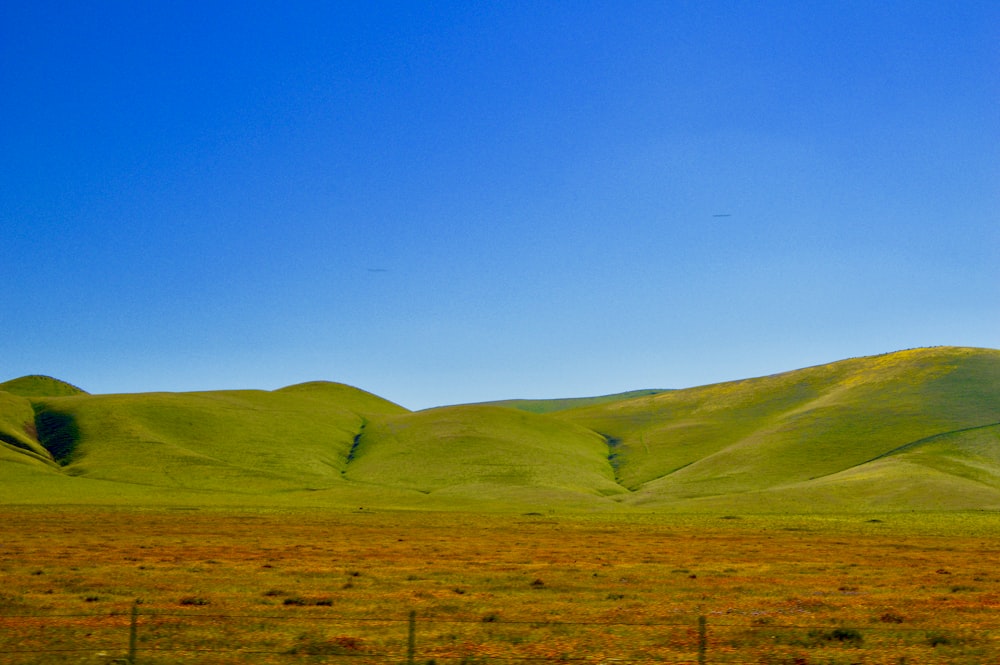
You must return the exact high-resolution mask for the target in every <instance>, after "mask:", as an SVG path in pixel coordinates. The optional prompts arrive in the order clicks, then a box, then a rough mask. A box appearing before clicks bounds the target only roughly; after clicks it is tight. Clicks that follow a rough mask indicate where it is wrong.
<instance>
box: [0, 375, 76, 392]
mask: <svg viewBox="0 0 1000 665" xmlns="http://www.w3.org/2000/svg"><path fill="white" fill-rule="evenodd" d="M0 391H2V392H6V393H10V394H11V395H20V396H21V397H61V396H63V395H86V394H87V393H86V391H84V390H81V389H80V388H77V387H76V386H74V385H72V384H69V383H66V382H65V381H60V380H59V379H53V378H52V377H51V376H42V375H40V374H33V375H31V376H22V377H20V378H18V379H11V380H10V381H4V382H3V383H0Z"/></svg>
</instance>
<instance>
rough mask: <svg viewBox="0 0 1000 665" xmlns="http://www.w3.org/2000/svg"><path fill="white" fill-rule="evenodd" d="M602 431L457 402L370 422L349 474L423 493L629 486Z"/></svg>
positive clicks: (600, 492)
mask: <svg viewBox="0 0 1000 665" xmlns="http://www.w3.org/2000/svg"><path fill="white" fill-rule="evenodd" d="M607 455H608V452H607V444H606V442H605V440H604V438H603V437H601V436H599V435H598V434H596V433H594V432H592V431H590V430H587V429H585V428H583V427H580V426H578V425H573V424H571V423H565V422H561V421H559V420H555V419H552V418H548V417H545V416H542V415H537V414H532V413H526V412H521V411H516V410H513V409H507V408H503V407H497V406H484V405H473V406H453V407H444V408H439V409H431V410H427V411H422V412H418V413H411V414H405V415H401V416H396V417H393V418H390V419H387V420H384V421H381V422H378V423H372V424H371V425H369V427H368V428H366V429H365V431H364V433H363V435H362V436H361V438H360V440H359V446H358V448H357V450H356V455H355V457H354V459H352V461H351V463H350V466H349V468H348V471H347V474H346V475H347V478H349V479H352V480H358V481H362V482H366V483H373V484H387V485H392V486H395V487H405V488H407V489H413V490H416V491H419V492H422V493H424V494H437V495H445V496H450V497H453V498H454V500H456V501H462V500H467V499H463V497H464V498H482V497H483V495H484V494H485V495H487V496H494V497H497V498H498V499H500V498H502V497H505V496H508V495H509V494H510V491H511V490H521V491H522V492H527V493H528V494H531V493H533V492H534V491H535V490H538V489H542V490H547V491H549V492H552V491H555V492H556V493H571V494H579V495H582V496H592V497H601V496H608V495H615V494H620V493H623V492H624V491H625V490H624V489H623V488H621V487H620V486H619V485H618V484H617V483H616V482H615V479H614V473H613V472H612V469H611V467H610V465H609V464H608V461H607Z"/></svg>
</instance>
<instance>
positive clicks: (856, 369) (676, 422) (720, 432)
mask: <svg viewBox="0 0 1000 665" xmlns="http://www.w3.org/2000/svg"><path fill="white" fill-rule="evenodd" d="M556 415H557V416H558V417H560V418H565V419H568V420H570V421H571V422H574V423H576V424H580V425H583V426H585V427H588V428H590V429H593V430H594V431H597V432H601V433H602V434H604V435H606V436H607V437H609V439H610V440H611V441H612V451H613V453H612V454H613V461H614V464H615V466H616V469H617V474H618V479H619V481H620V482H621V483H622V484H623V485H624V486H626V487H628V488H629V489H630V490H632V494H631V495H630V498H629V500H630V501H632V502H635V503H637V504H645V505H647V506H649V505H673V506H677V505H678V504H685V503H689V502H690V501H689V500H691V499H697V498H701V497H718V496H725V497H730V498H731V497H734V496H743V495H745V494H747V493H755V492H761V491H764V490H767V491H768V492H770V495H773V496H774V497H775V498H773V501H772V502H773V503H774V505H775V506H777V507H781V508H783V507H784V506H785V502H784V500H783V499H781V498H780V496H778V495H780V493H781V491H782V490H783V488H787V489H788V490H789V491H790V492H792V493H793V494H795V495H796V496H797V497H798V499H797V501H798V502H800V503H803V504H804V505H808V504H809V503H811V504H812V507H813V508H822V507H823V506H824V505H826V503H828V502H824V501H825V500H824V501H820V500H819V499H817V500H816V501H813V500H812V499H809V498H808V497H806V496H805V495H804V494H803V484H805V485H807V486H808V484H809V483H812V485H813V486H815V487H825V486H827V485H828V484H829V482H830V479H831V478H834V477H836V476H837V474H843V473H846V472H848V471H849V470H851V469H855V470H857V469H860V468H861V467H862V466H864V465H866V464H869V463H873V462H875V461H877V460H880V459H883V458H886V457H889V456H892V455H893V454H894V453H902V452H904V451H909V452H911V453H913V452H915V450H916V449H917V448H919V447H920V445H921V444H919V443H918V442H921V441H924V440H926V439H928V437H939V436H942V435H945V434H948V433H950V432H957V431H960V430H965V429H967V428H972V427H982V426H986V425H992V424H995V423H998V422H1000V352H998V351H993V350H982V349H959V348H933V349H916V350H911V351H903V352H899V353H893V354H886V355H883V356H876V357H870V358H856V359H852V360H845V361H842V362H836V363H831V364H828V365H822V366H818V367H811V368H807V369H802V370H797V371H793V372H786V373H783V374H777V375H774V376H768V377H762V378H757V379H748V380H745V381H735V382H730V383H723V384H717V385H711V386H704V387H700V388H693V389H690V390H679V391H674V392H671V393H664V394H661V395H655V396H652V397H648V398H640V399H637V400H629V401H627V402H619V403H615V404H611V405H606V406H598V407H591V408H585V409H578V410H570V411H564V412H560V413H558V414H556ZM928 455H930V457H934V455H931V454H930V453H928ZM928 459H930V458H928ZM899 463H902V458H901V459H900V460H899ZM887 464H888V462H882V463H881V464H880V465H879V466H880V467H882V468H883V471H884V472H885V473H886V474H887V475H886V478H888V477H889V475H892V474H889V473H888V471H885V469H887V468H888V467H887V466H886V465H887ZM894 473H895V472H894ZM922 473H925V472H924V471H922ZM840 477H841V478H843V476H840ZM904 477H905V474H904ZM959 478H962V479H964V478H965V476H953V475H951V474H949V475H947V476H946V477H943V478H942V477H937V478H936V481H935V484H936V485H939V486H940V488H939V492H936V493H943V494H948V493H949V492H953V491H957V492H959V493H960V494H965V493H966V492H965V489H963V488H965V483H964V481H963V482H960V481H959ZM876 482H881V481H878V480H877V479H876ZM977 489H978V488H977ZM793 490H794V491H793ZM994 491H995V488H990V489H989V491H988V492H987V494H988V495H989V496H990V497H993V498H991V499H990V501H995V500H996V499H997V498H1000V495H998V496H997V497H994V496H993V493H994ZM876 493H877V492H876ZM805 494H808V492H805ZM975 494H976V496H977V498H976V499H975V500H972V499H970V500H969V501H968V502H967V503H969V504H970V507H971V505H976V504H979V503H980V499H981V497H980V496H979V493H978V492H977V493H975ZM820 495H825V494H824V492H819V493H818V494H817V497H819V496H820ZM869 499H871V500H872V501H874V497H873V496H870V497H869ZM760 500H761V499H759V498H758V501H760ZM769 500H771V499H769ZM817 501H818V503H817ZM732 503H733V505H734V506H738V505H739V502H738V501H733V502H732ZM834 503H836V502H834ZM953 503H954V501H953ZM696 504H697V502H695V503H693V504H692V505H696ZM920 504H921V506H933V504H934V502H933V500H928V501H921V502H920Z"/></svg>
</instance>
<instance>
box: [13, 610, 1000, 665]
mask: <svg viewBox="0 0 1000 665" xmlns="http://www.w3.org/2000/svg"><path fill="white" fill-rule="evenodd" d="M310 610H312V608H310ZM998 635H1000V632H998V630H997V628H996V627H984V626H968V627H961V628H959V629H950V630H939V629H934V628H932V627H910V626H900V625H884V624H874V625H864V626H847V625H810V624H792V623H754V622H753V621H749V622H746V623H741V622H735V621H726V620H724V619H723V618H722V617H712V618H711V619H709V618H708V617H705V616H700V617H692V618H689V619H686V620H669V621H643V622H631V621H627V620H622V621H618V620H615V621H596V622H595V621H566V620H559V621H540V620H538V619H524V620H518V619H507V618H501V617H498V616H496V615H493V614H489V615H486V616H483V617H480V618H475V619H473V618H452V617H446V618H441V617H435V616H432V615H431V616H418V615H417V613H416V612H414V611H410V612H409V613H408V614H404V615H403V616H399V617H374V618H373V617H356V616H347V615H342V614H337V613H333V612H328V611H289V612H284V613H282V612H279V613H273V612H268V613H261V614H253V613H247V614H231V613H218V612H211V611H204V612H202V611H184V612H180V611H160V610H149V609H143V608H142V607H141V606H140V605H139V604H135V605H133V606H132V608H131V610H130V611H117V612H110V613H67V614H55V613H53V614H27V613H26V614H3V615H0V663H11V664H15V663H16V664H20V663H32V664H35V663H38V664H39V665H43V664H48V663H53V664H55V663H60V664H61V663H96V664H99V665H100V664H106V665H112V664H114V665H166V664H168V663H171V664H172V663H212V664H219V665H227V664H235V663H261V664H272V663H273V664H291V663H306V662H308V663H316V662H330V663H333V662H346V663H349V664H350V665H369V664H371V665H375V664H383V663H393V664H396V665H451V664H452V663H454V664H458V665H485V664H488V663H533V662H571V663H593V664H595V665H631V664H633V663H634V664H637V665H638V664H643V663H650V664H653V663H657V664H659V663H666V664H670V663H677V664H680V663H691V664H692V665H694V664H697V665H708V664H709V663H718V664H722V663H729V664H734V665H736V664H747V665H749V664H751V663H754V664H756V663H775V664H787V665H814V664H819V663H825V664H831V665H840V664H843V665H848V664H853V663H865V664H866V665H872V664H880V663H885V664H891V665H903V664H905V665H917V664H935V665H936V664H945V663H947V664H949V665H952V664H956V663H958V664H960V663H970V664H972V663H976V664H977V665H979V664H981V663H991V662H993V663H1000V638H998V637H996V636H998Z"/></svg>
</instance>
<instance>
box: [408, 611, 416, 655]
mask: <svg viewBox="0 0 1000 665" xmlns="http://www.w3.org/2000/svg"><path fill="white" fill-rule="evenodd" d="M416 651H417V612H416V610H410V623H409V631H408V634H407V640H406V665H413V659H414V657H415V656H416Z"/></svg>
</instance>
